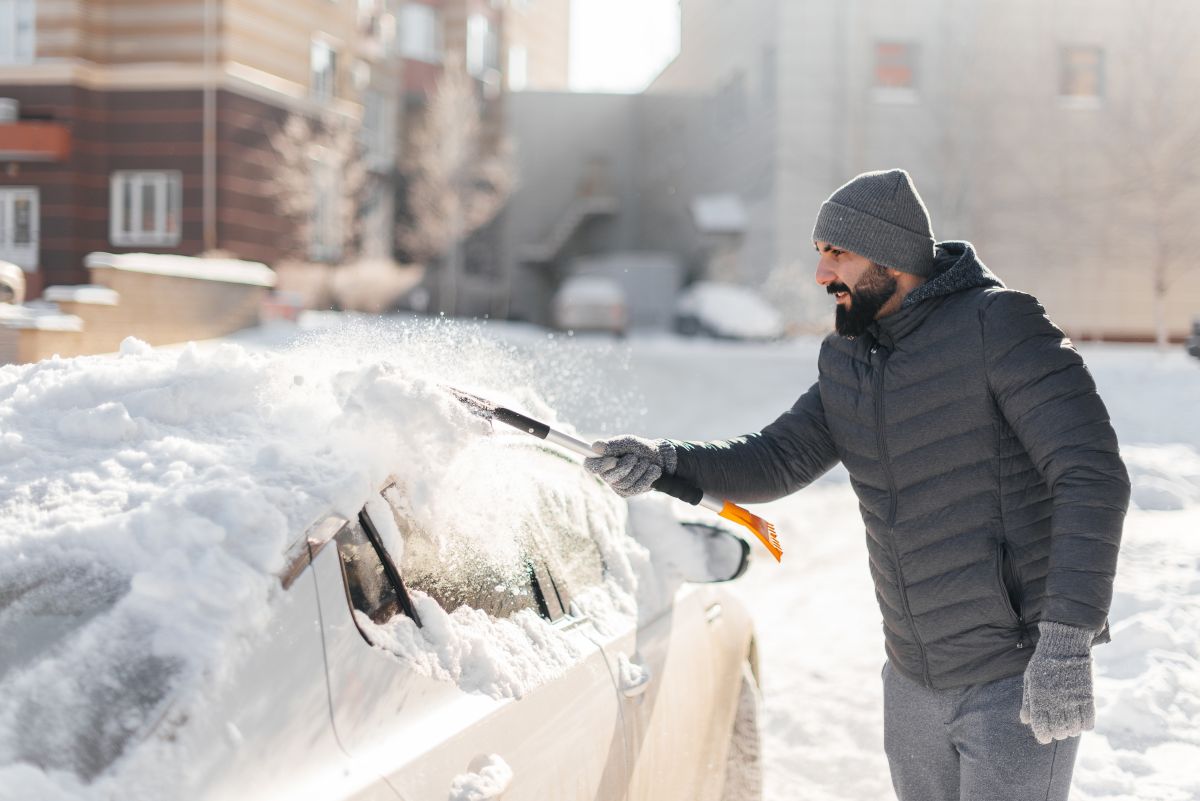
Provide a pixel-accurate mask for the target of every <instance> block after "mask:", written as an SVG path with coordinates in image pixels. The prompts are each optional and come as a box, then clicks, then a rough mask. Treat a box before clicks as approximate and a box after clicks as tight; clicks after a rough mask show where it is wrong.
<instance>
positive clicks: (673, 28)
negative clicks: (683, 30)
mask: <svg viewBox="0 0 1200 801" xmlns="http://www.w3.org/2000/svg"><path fill="white" fill-rule="evenodd" d="M678 49H679V1H678V0H571V62H570V85H571V89H572V90H574V91H577V92H640V91H642V90H643V89H645V88H646V86H647V85H648V84H649V83H650V81H651V80H653V78H654V77H655V76H656V75H658V73H659V72H660V71H661V70H662V68H663V67H665V66H666V65H667V64H668V63H670V61H671V59H672V58H674V57H675V53H676V52H677V51H678Z"/></svg>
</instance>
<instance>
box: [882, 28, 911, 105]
mask: <svg viewBox="0 0 1200 801" xmlns="http://www.w3.org/2000/svg"><path fill="white" fill-rule="evenodd" d="M919 53H920V51H919V49H918V48H917V46H916V45H915V44H911V43H908V42H876V43H875V70H874V83H873V90H872V91H873V95H874V97H875V99H876V100H883V101H907V102H912V101H913V100H916V96H917V58H918V56H919Z"/></svg>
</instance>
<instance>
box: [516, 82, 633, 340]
mask: <svg viewBox="0 0 1200 801" xmlns="http://www.w3.org/2000/svg"><path fill="white" fill-rule="evenodd" d="M637 102H638V98H637V96H635V95H605V94H571V93H567V92H516V93H513V94H512V95H510V96H509V100H508V103H509V119H510V129H509V130H510V135H511V136H512V139H513V142H514V145H515V148H516V162H517V175H518V176H519V178H518V180H519V185H518V187H517V189H516V191H515V192H514V193H513V196H512V198H511V200H510V201H509V203H508V207H507V208H506V210H505V212H504V219H503V233H502V236H501V253H502V256H501V263H502V265H503V270H504V272H503V274H505V275H511V276H512V291H511V300H510V303H509V313H510V315H511V316H514V317H517V318H519V319H526V320H531V321H535V322H546V321H547V317H546V314H547V312H548V309H549V298H550V295H551V293H552V292H553V290H554V288H555V287H556V286H557V283H558V280H559V277H560V276H561V271H562V269H563V267H565V265H566V264H567V263H568V262H569V260H570V259H571V258H572V257H573V256H578V255H585V254H588V253H603V252H608V251H612V250H624V249H631V248H634V247H636V246H637V242H638V231H639V225H638V220H637V215H636V209H637V201H638V198H637V193H638V181H637V172H638V169H639V165H638V162H637V159H636V147H635V142H636V117H635V114H634V109H635V106H636V103H637ZM587 192H590V193H593V194H610V195H612V196H614V197H615V198H616V199H617V202H618V206H619V209H620V211H619V212H618V213H617V214H616V215H613V216H611V217H610V218H607V219H604V218H591V219H589V220H587V221H586V222H584V223H583V226H582V227H581V228H580V229H579V230H578V231H577V233H576V234H575V236H574V237H573V238H572V241H571V243H570V244H569V247H568V248H567V250H566V251H564V252H563V253H562V254H561V256H560V258H559V260H558V265H559V266H557V267H555V266H553V265H530V264H526V263H523V262H522V260H521V256H520V250H521V248H522V246H525V245H529V244H537V243H540V242H543V241H545V240H546V239H547V238H548V237H550V236H551V234H552V233H553V231H554V229H555V227H556V225H558V224H559V223H560V221H561V220H562V219H563V215H564V214H566V213H568V209H569V207H570V206H571V201H572V200H573V199H574V198H576V197H579V196H580V195H581V193H587Z"/></svg>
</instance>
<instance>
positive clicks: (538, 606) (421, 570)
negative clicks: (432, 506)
mask: <svg viewBox="0 0 1200 801" xmlns="http://www.w3.org/2000/svg"><path fill="white" fill-rule="evenodd" d="M383 497H384V500H386V501H387V503H388V506H389V507H390V508H391V511H392V516H393V519H394V521H395V525H396V527H397V528H398V529H399V532H400V537H401V539H402V541H403V543H404V547H403V551H404V552H403V554H402V555H401V557H400V563H399V564H398V565H397V566H396V567H397V569H398V570H399V572H400V576H401V577H402V578H403V581H404V585H405V586H406V587H408V588H410V589H414V590H420V591H421V592H423V593H425V594H426V595H428V596H430V597H431V598H433V599H434V600H435V601H437V602H438V605H440V606H441V607H442V608H443V609H445V610H446V611H447V612H453V611H454V610H455V609H457V608H458V607H460V606H463V605H464V604H465V605H467V606H470V607H473V608H475V609H481V610H483V611H484V612H487V613H488V614H489V615H492V616H494V617H508V616H510V615H512V614H514V613H515V612H519V611H521V610H523V609H531V610H533V611H535V612H538V613H540V614H545V613H546V607H547V604H546V602H545V599H544V598H542V597H541V596H540V595H539V590H538V589H535V582H534V567H533V564H532V563H531V561H530V560H529V559H527V558H524V557H522V558H518V559H515V560H513V562H511V563H508V564H504V563H498V562H496V561H494V560H489V559H487V558H484V557H483V556H481V555H472V554H470V553H456V554H453V557H452V558H450V557H448V556H447V554H445V553H443V552H442V550H441V549H440V548H439V547H438V542H437V541H436V540H435V539H434V538H433V537H432V536H430V534H429V533H428V532H426V531H424V530H422V529H421V528H420V527H419V526H417V525H416V524H415V523H414V521H413V517H412V513H411V511H410V509H409V506H408V502H407V499H406V498H405V497H404V494H403V493H402V492H401V491H400V490H399V488H397V487H396V485H395V484H392V485H389V486H388V487H387V488H386V489H384V491H383ZM385 539H386V538H385Z"/></svg>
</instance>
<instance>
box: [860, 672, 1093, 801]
mask: <svg viewBox="0 0 1200 801" xmlns="http://www.w3.org/2000/svg"><path fill="white" fill-rule="evenodd" d="M1021 678H1022V677H1021V676H1020V675H1019V674H1018V675H1016V676H1011V677H1009V678H1007V679H1000V680H999V681H992V682H988V683H986V684H975V685H972V686H970V687H959V688H957V689H953V690H931V689H929V688H928V687H925V686H923V685H921V684H918V683H917V682H915V681H913V680H912V679H910V678H908V677H907V676H904V675H902V674H901V673H900V672H899V671H897V670H893V669H892V666H891V664H886V665H884V667H883V744H884V750H885V751H886V752H887V757H888V764H889V765H890V766H891V770H892V785H893V786H894V787H895V788H896V796H897V797H898V798H899V799H900V801H1034V799H1036V801H1054V800H1055V799H1060V800H1062V799H1066V797H1067V793H1068V791H1069V790H1070V787H1071V770H1072V768H1074V766H1075V754H1076V752H1078V750H1079V738H1078V737H1071V738H1069V739H1067V740H1056V741H1054V742H1052V743H1050V744H1049V745H1041V744H1040V743H1038V741H1037V740H1035V739H1034V737H1033V732H1032V731H1030V729H1029V727H1028V726H1026V725H1025V724H1023V723H1021V720H1020V717H1019V716H1020V710H1021V692H1022V680H1021Z"/></svg>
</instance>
